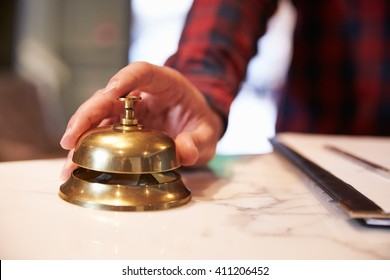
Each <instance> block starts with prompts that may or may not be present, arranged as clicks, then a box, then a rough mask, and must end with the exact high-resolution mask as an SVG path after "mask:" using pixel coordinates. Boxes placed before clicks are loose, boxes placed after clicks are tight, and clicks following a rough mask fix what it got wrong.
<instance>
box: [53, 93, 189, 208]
mask: <svg viewBox="0 0 390 280" xmlns="http://www.w3.org/2000/svg"><path fill="white" fill-rule="evenodd" d="M140 99H141V98H140V97H130V98H120V99H119V101H122V102H124V107H125V112H124V117H123V118H122V119H121V121H120V122H119V123H117V124H114V125H113V126H104V127H98V128H95V129H92V130H90V131H88V132H86V133H85V134H84V135H83V136H82V137H81V138H80V139H79V141H78V142H77V144H76V147H75V150H74V154H73V158H72V160H73V162H74V163H75V164H77V165H78V166H79V168H78V169H76V170H75V171H74V172H73V174H72V176H71V177H70V178H69V179H68V180H67V181H66V182H65V183H64V184H63V185H62V186H61V187H60V192H59V195H60V197H61V198H62V199H64V200H66V201H68V202H70V203H73V204H76V205H80V206H83V207H88V208H95V209H104V210H117V211H147V210H160V209H169V208H172V207H177V206H180V205H183V204H186V203H187V202H188V201H190V200H191V192H190V191H189V190H188V189H187V188H186V187H185V186H184V184H183V182H182V180H181V177H180V175H179V174H178V173H177V172H175V171H173V170H174V169H177V168H179V167H180V161H179V159H178V157H177V155H176V146H175V142H174V141H173V139H172V138H170V137H169V135H168V134H166V133H165V132H163V131H159V130H155V129H148V128H144V127H143V126H141V125H139V124H138V120H137V119H136V118H135V117H134V102H135V101H139V100H140Z"/></svg>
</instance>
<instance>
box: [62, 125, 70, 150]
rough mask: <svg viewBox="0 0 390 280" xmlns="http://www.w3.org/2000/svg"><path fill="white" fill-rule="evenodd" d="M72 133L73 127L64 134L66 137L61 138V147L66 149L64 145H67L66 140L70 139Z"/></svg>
mask: <svg viewBox="0 0 390 280" xmlns="http://www.w3.org/2000/svg"><path fill="white" fill-rule="evenodd" d="M71 132H72V128H71V127H68V128H67V129H66V131H65V133H64V135H63V136H62V138H61V141H60V145H61V147H64V144H65V141H66V138H68V136H69V134H70V133H71Z"/></svg>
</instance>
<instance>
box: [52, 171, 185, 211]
mask: <svg viewBox="0 0 390 280" xmlns="http://www.w3.org/2000/svg"><path fill="white" fill-rule="evenodd" d="M59 196H60V197H61V198H62V199H63V200H65V201H67V202H69V203H72V204H76V205H79V206H82V207H86V208H93V209H100V210H113V211H153V210H164V209H170V208H174V207H178V206H181V205H184V204H186V203H188V202H189V201H190V200H191V192H190V190H188V189H187V188H186V187H185V186H184V183H183V181H182V179H181V176H180V174H178V173H177V172H175V171H168V172H162V173H150V174H116V173H103V172H98V171H92V170H88V169H84V168H78V169H76V170H75V171H74V172H73V173H72V175H71V177H70V178H69V179H68V180H67V181H66V182H65V183H64V184H62V185H61V187H60V191H59Z"/></svg>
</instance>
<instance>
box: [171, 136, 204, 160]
mask: <svg viewBox="0 0 390 280" xmlns="http://www.w3.org/2000/svg"><path fill="white" fill-rule="evenodd" d="M175 143H176V149H177V152H178V154H179V156H180V158H181V162H182V165H184V166H190V165H194V164H195V163H196V162H197V161H198V159H199V150H198V147H197V146H196V145H195V142H194V139H193V133H191V132H182V133H180V134H178V135H177V137H176V139H175Z"/></svg>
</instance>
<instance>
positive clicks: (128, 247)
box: [0, 153, 390, 259]
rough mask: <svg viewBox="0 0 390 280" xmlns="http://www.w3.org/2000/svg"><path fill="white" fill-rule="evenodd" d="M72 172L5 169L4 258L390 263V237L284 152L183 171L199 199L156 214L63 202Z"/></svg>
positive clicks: (18, 165)
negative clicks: (339, 202) (357, 216)
mask: <svg viewBox="0 0 390 280" xmlns="http://www.w3.org/2000/svg"><path fill="white" fill-rule="evenodd" d="M63 163H64V159H55V160H36V161H18V162H5V163H0V178H1V183H0V225H1V230H0V259H389V258H390V230H386V229H381V228H368V227H365V226H363V225H361V224H359V223H357V222H356V221H352V220H349V219H348V217H346V216H345V215H344V214H343V213H342V212H341V211H339V210H338V208H337V207H336V206H335V205H334V204H332V203H331V202H329V199H328V198H327V197H326V196H325V195H323V194H322V193H321V191H319V190H318V189H317V188H316V187H315V186H313V184H312V183H311V182H310V181H309V180H308V179H306V177H305V176H304V175H302V174H301V173H300V172H299V171H298V170H297V169H296V168H295V167H294V166H292V165H291V164H290V163H289V162H287V161H286V160H285V159H284V158H282V157H281V156H280V155H278V154H275V153H271V154H265V155H255V156H237V157H221V156H219V157H217V158H216V159H215V160H214V161H213V162H212V164H211V165H210V167H211V168H210V169H207V170H206V169H204V170H183V171H181V173H182V175H183V179H184V182H185V184H186V186H187V187H188V188H189V189H191V191H192V194H193V198H192V200H191V201H190V202H189V203H188V204H187V205H185V206H182V207H179V208H176V209H170V210H163V211H155V212H113V211H102V210H93V209H86V208H83V207H80V206H76V205H73V204H69V203H67V202H65V201H63V200H62V199H60V198H59V196H58V190H59V186H60V184H61V181H60V180H59V173H60V170H61V167H62V165H63Z"/></svg>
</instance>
